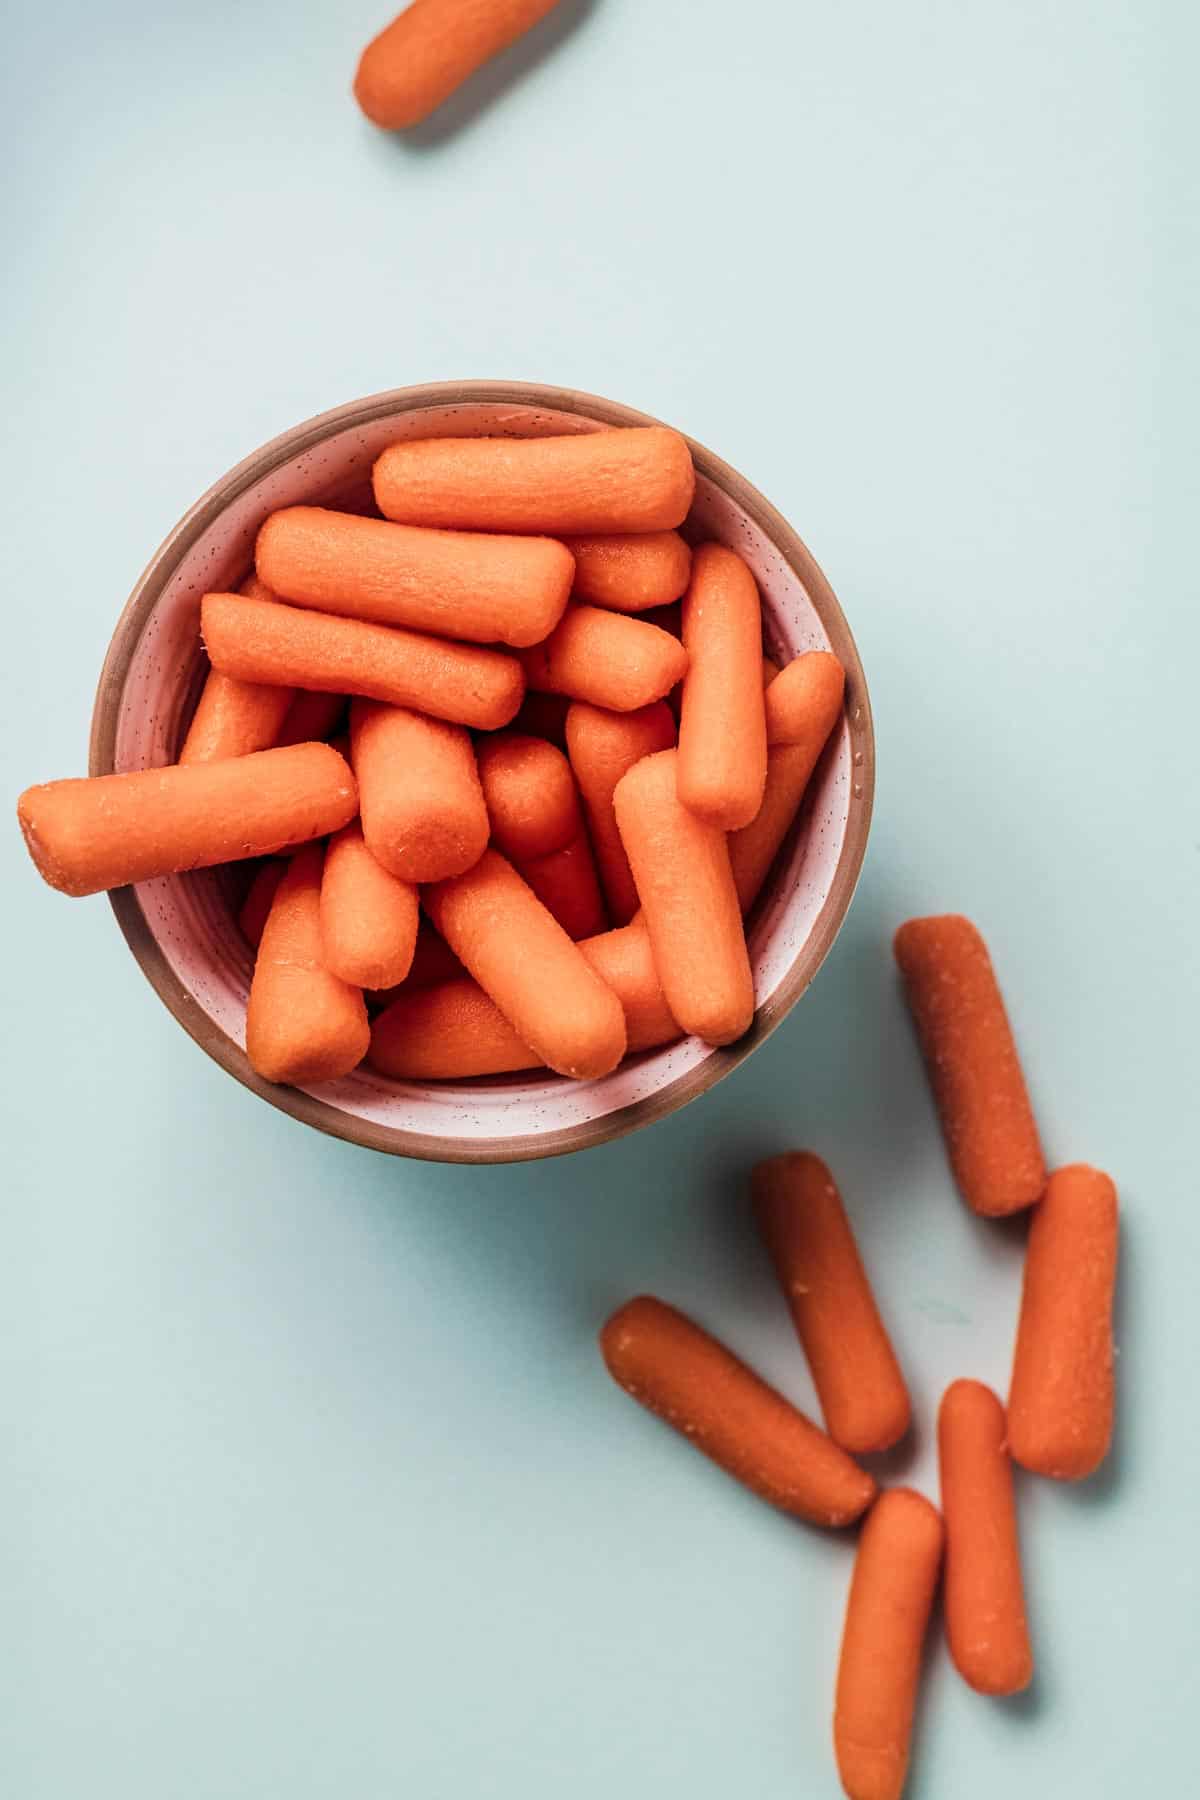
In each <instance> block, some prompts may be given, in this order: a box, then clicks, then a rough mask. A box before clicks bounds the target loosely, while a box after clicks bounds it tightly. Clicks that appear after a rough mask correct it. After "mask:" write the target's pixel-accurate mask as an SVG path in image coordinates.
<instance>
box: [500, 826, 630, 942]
mask: <svg viewBox="0 0 1200 1800" xmlns="http://www.w3.org/2000/svg"><path fill="white" fill-rule="evenodd" d="M518 867H519V870H520V874H521V876H522V879H523V880H525V881H527V882H528V883H529V885H530V887H531V888H532V889H533V891H534V893H535V894H536V895H537V897H538V899H539V900H540V901H541V903H542V905H543V906H544V907H545V908H546V911H547V912H548V913H549V914H550V915H551V916H552V917H553V918H555V919H557V920H558V922H559V924H560V925H561V926H562V928H563V930H564V931H565V932H566V934H567V936H568V937H569V938H575V939H579V938H587V937H593V936H594V935H595V934H596V933H597V932H599V931H603V930H604V928H605V926H606V925H607V924H608V919H607V917H606V916H605V912H604V901H603V899H602V897H601V894H600V882H599V879H598V877H597V875H596V863H595V859H594V858H593V856H592V846H591V845H590V844H589V843H588V837H587V832H586V831H585V830H584V829H583V825H582V823H581V824H580V826H579V829H578V830H577V831H576V833H575V835H574V837H573V838H572V839H571V840H570V842H569V843H566V844H563V845H562V846H561V847H560V848H559V849H558V850H550V851H547V853H546V855H545V856H535V857H531V858H530V860H529V861H528V862H523V863H520V864H519V865H518Z"/></svg>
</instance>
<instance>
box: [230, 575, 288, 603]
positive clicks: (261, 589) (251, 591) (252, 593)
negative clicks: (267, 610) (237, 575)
mask: <svg viewBox="0 0 1200 1800" xmlns="http://www.w3.org/2000/svg"><path fill="white" fill-rule="evenodd" d="M238 593H239V594H245V595H247V596H248V598H249V599H251V600H278V598H279V595H278V594H277V593H275V592H274V591H273V590H272V589H271V588H269V587H268V586H267V584H266V582H265V581H260V580H259V578H258V576H257V575H256V574H255V573H254V570H253V569H251V571H250V573H249V575H247V576H246V578H245V580H244V581H239V583H238Z"/></svg>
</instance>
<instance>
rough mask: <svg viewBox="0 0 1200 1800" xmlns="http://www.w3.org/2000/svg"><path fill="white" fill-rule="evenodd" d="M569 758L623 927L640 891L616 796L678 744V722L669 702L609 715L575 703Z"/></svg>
mask: <svg viewBox="0 0 1200 1800" xmlns="http://www.w3.org/2000/svg"><path fill="white" fill-rule="evenodd" d="M566 737H567V754H568V755H569V757H570V759H571V768H572V770H573V771H574V774H575V779H576V781H577V782H578V783H579V790H580V793H581V794H582V795H583V804H584V806H585V808H586V809H587V821H588V830H589V831H590V833H591V839H592V847H593V849H594V850H595V852H596V864H597V867H598V868H599V871H600V879H601V881H602V883H603V885H604V892H605V896H606V898H607V900H608V910H609V913H610V914H611V916H612V917H613V919H614V920H615V921H616V922H617V924H618V925H626V924H628V922H629V920H630V919H632V917H633V915H634V913H635V912H636V911H637V910H638V905H639V901H638V897H637V888H636V887H635V886H634V881H633V875H632V873H631V871H630V868H629V858H628V857H627V856H626V854H625V846H624V845H623V844H622V842H621V833H620V831H619V830H618V829H617V815H616V810H615V808H614V806H613V794H614V793H615V791H616V786H617V783H618V782H619V781H620V779H621V777H622V775H624V774H625V773H626V772H627V771H628V770H629V769H631V768H632V767H633V765H634V763H637V762H640V761H641V760H642V758H643V756H652V755H653V754H654V752H655V751H656V750H669V749H670V747H671V745H672V744H673V743H674V742H675V721H674V720H673V719H672V717H671V712H670V708H669V707H668V706H667V704H666V702H665V701H663V700H655V701H652V702H651V704H650V705H649V706H639V707H638V708H637V709H636V710H635V711H633V712H625V713H615V712H608V711H607V710H605V708H603V707H599V706H589V705H588V703H587V701H586V700H575V701H572V703H571V707H570V710H569V712H568V713H567V726H566Z"/></svg>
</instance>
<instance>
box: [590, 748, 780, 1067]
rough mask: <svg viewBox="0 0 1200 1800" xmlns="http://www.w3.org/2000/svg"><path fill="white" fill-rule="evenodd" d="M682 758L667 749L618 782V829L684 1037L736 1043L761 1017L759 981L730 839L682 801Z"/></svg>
mask: <svg viewBox="0 0 1200 1800" xmlns="http://www.w3.org/2000/svg"><path fill="white" fill-rule="evenodd" d="M676 758H677V752H676V751H674V750H660V751H659V752H658V753H657V755H654V756H647V757H644V758H643V759H642V761H641V762H639V763H635V764H634V766H633V768H632V769H630V770H629V772H628V774H626V775H623V776H622V777H621V780H620V781H619V783H618V784H617V790H616V794H615V795H614V804H615V807H616V814H617V824H618V826H619V827H620V831H621V841H622V843H623V844H624V846H625V854H626V855H627V856H628V858H629V866H630V868H631V869H632V871H633V879H634V882H635V883H636V886H637V891H638V897H639V899H640V900H641V903H642V912H643V914H644V916H645V920H646V926H647V928H648V930H649V933H650V943H651V947H652V948H653V951H654V961H655V964H656V966H657V968H658V973H659V979H660V980H661V982H662V989H663V993H664V994H665V996H666V1000H667V1004H668V1006H669V1007H670V1008H671V1011H672V1012H673V1013H674V1015H675V1017H676V1018H677V1019H678V1020H679V1023H680V1025H681V1026H682V1027H683V1029H684V1031H687V1032H694V1033H695V1035H696V1036H697V1037H699V1038H703V1039H704V1041H705V1042H706V1043H709V1044H729V1043H732V1042H733V1040H734V1039H735V1038H739V1037H741V1035H742V1033H743V1032H744V1031H746V1030H748V1028H749V1026H750V1022H751V1020H752V1019H753V1017H754V978H753V976H752V974H751V971H750V958H749V956H748V954H747V951H746V939H745V935H744V933H743V930H742V917H741V912H740V910H739V907H738V901H737V891H736V889H735V888H734V884H733V874H732V871H731V869H730V864H729V851H728V849H727V848H726V841H725V834H724V832H723V831H721V830H719V829H718V828H717V826H715V825H708V824H706V823H705V822H704V820H703V819H698V818H697V817H696V815H695V814H694V813H692V812H689V811H688V809H687V807H685V806H684V805H683V803H682V801H681V800H680V799H679V796H678V793H677V790H676V776H675V770H676Z"/></svg>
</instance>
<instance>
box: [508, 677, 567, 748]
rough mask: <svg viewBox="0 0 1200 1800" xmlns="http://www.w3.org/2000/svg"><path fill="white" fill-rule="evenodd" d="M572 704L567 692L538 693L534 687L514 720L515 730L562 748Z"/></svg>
mask: <svg viewBox="0 0 1200 1800" xmlns="http://www.w3.org/2000/svg"><path fill="white" fill-rule="evenodd" d="M570 705H571V701H570V698H569V697H568V696H567V695H566V694H538V693H535V692H534V690H533V689H532V688H530V689H529V690H528V692H527V693H526V695H525V698H524V699H523V700H522V702H521V710H520V711H519V712H518V714H517V716H516V718H515V719H514V720H513V730H514V731H519V732H522V733H523V734H524V735H525V736H526V737H540V738H545V740H546V742H547V743H548V744H557V746H558V748H559V749H560V750H562V749H563V748H564V747H565V745H566V742H567V738H566V728H567V711H568V709H569V707H570Z"/></svg>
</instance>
